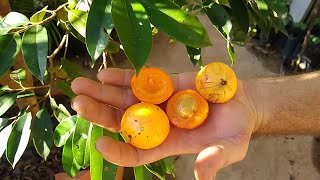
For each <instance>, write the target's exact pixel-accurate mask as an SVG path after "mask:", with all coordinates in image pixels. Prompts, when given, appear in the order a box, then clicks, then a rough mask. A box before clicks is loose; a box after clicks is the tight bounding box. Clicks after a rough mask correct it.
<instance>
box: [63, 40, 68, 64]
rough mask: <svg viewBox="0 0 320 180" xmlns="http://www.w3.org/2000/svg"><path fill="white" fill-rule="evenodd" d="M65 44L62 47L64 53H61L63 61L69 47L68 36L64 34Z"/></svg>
mask: <svg viewBox="0 0 320 180" xmlns="http://www.w3.org/2000/svg"><path fill="white" fill-rule="evenodd" d="M65 36H66V42H65V45H64V53H63V59H66V57H67V51H68V45H69V34H66V35H65Z"/></svg>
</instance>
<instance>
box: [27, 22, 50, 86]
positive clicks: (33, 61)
mask: <svg viewBox="0 0 320 180" xmlns="http://www.w3.org/2000/svg"><path fill="white" fill-rule="evenodd" d="M22 51H23V57H24V62H25V64H26V66H27V68H28V69H29V71H30V72H31V73H32V74H33V75H34V76H35V77H36V78H37V79H39V80H40V81H41V82H42V83H43V80H44V74H45V71H46V67H47V56H48V35H47V30H46V28H44V27H42V26H40V25H36V26H34V27H32V28H30V29H28V30H27V31H26V32H25V33H24V34H23V37H22Z"/></svg>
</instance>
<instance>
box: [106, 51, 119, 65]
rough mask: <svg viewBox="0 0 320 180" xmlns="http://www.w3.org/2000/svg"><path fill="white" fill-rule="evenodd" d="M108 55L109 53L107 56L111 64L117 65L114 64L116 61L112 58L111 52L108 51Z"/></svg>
mask: <svg viewBox="0 0 320 180" xmlns="http://www.w3.org/2000/svg"><path fill="white" fill-rule="evenodd" d="M108 55H109V58H110V61H111V63H112V65H113V66H114V67H117V64H116V62H115V61H114V59H113V57H112V54H111V53H108Z"/></svg>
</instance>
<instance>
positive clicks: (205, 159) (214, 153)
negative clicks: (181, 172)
mask: <svg viewBox="0 0 320 180" xmlns="http://www.w3.org/2000/svg"><path fill="white" fill-rule="evenodd" d="M248 145H249V143H248V141H243V140H240V139H239V138H231V139H223V140H220V141H217V142H216V143H214V144H213V145H210V146H209V147H207V148H205V149H203V150H202V151H201V152H200V153H199V155H198V157H197V159H196V162H195V166H194V174H195V177H196V179H197V180H212V179H214V177H215V175H216V173H217V172H218V171H219V170H220V169H222V168H224V167H226V166H228V165H230V164H232V163H235V162H238V161H240V160H242V159H243V158H244V157H245V155H246V153H247V150H248Z"/></svg>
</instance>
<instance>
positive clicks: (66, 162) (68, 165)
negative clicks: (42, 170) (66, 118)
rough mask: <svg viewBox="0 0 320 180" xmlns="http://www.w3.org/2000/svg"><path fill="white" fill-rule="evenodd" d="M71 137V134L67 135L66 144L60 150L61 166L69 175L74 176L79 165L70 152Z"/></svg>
mask: <svg viewBox="0 0 320 180" xmlns="http://www.w3.org/2000/svg"><path fill="white" fill-rule="evenodd" d="M72 138H73V135H71V136H70V137H69V139H68V140H67V142H66V144H65V145H64V147H63V150H62V166H63V170H64V171H65V172H66V173H67V174H68V175H69V176H70V177H75V176H76V175H77V173H78V172H79V171H80V168H81V167H80V166H79V165H78V164H77V161H76V160H75V158H74V156H73V153H72Z"/></svg>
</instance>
